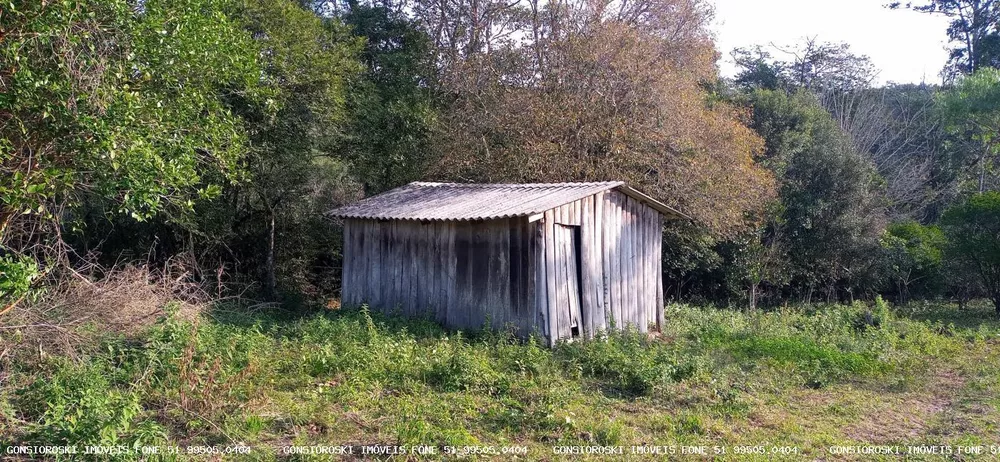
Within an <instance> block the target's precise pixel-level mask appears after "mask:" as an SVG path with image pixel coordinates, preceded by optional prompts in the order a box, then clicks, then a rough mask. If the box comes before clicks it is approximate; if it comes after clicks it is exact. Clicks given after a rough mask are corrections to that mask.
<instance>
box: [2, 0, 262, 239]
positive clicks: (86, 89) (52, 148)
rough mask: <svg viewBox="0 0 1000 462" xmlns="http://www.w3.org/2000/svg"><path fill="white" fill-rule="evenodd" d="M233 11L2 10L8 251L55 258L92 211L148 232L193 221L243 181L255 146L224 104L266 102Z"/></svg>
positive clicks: (73, 3)
mask: <svg viewBox="0 0 1000 462" xmlns="http://www.w3.org/2000/svg"><path fill="white" fill-rule="evenodd" d="M233 5H234V3H233V2H231V1H229V0H148V1H145V2H142V3H141V7H136V5H135V3H134V2H130V1H125V0H110V1H93V0H68V1H63V2H13V3H10V4H8V5H4V7H3V12H2V14H0V30H2V31H3V38H2V39H0V63H3V64H2V68H0V127H2V129H0V247H6V249H7V251H8V252H15V253H17V252H25V251H26V250H27V249H29V248H30V249H34V250H32V253H35V254H38V253H39V251H38V250H37V249H39V248H50V249H51V248H52V247H51V246H52V244H54V243H56V244H58V243H60V242H61V240H62V238H61V236H62V234H61V232H62V230H63V227H64V225H74V224H75V222H76V221H77V220H76V218H77V217H80V216H81V215H82V214H83V213H84V210H83V209H84V205H85V204H89V205H88V208H97V209H100V210H101V212H100V213H101V214H102V215H106V216H125V217H128V218H129V219H131V220H140V221H141V220H148V219H150V218H152V217H154V216H157V215H158V214H166V215H167V216H172V217H176V216H181V215H185V214H190V213H191V212H192V211H193V206H194V203H195V202H196V201H197V200H199V199H200V198H207V197H213V196H217V195H218V193H219V191H220V190H221V186H222V185H224V184H228V183H229V182H231V181H234V180H236V179H237V178H238V177H239V171H240V165H239V164H240V161H241V159H242V156H243V154H244V152H245V146H246V142H247V137H246V132H245V131H244V129H243V127H242V124H241V122H240V119H239V118H237V117H236V116H234V115H233V113H232V112H231V111H230V110H229V108H228V107H227V106H226V103H225V99H226V97H227V96H228V95H241V97H242V98H245V99H247V100H250V101H261V100H265V99H266V97H267V90H266V88H265V87H264V86H262V85H261V82H260V74H261V68H260V66H259V65H258V61H257V51H256V49H255V47H254V46H253V41H252V38H251V36H250V34H249V33H248V32H247V31H246V30H245V29H243V28H242V27H241V24H239V23H237V22H235V21H233V20H232V19H231V18H230V17H229V16H227V15H226V14H225V12H226V11H228V10H229V9H230V8H232V7H233ZM37 244H41V246H39V245H37Z"/></svg>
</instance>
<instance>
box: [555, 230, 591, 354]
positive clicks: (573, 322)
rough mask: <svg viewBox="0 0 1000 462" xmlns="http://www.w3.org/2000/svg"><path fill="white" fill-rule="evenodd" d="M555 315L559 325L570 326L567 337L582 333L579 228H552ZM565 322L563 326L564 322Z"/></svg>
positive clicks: (577, 335)
mask: <svg viewBox="0 0 1000 462" xmlns="http://www.w3.org/2000/svg"><path fill="white" fill-rule="evenodd" d="M554 231H555V236H554V237H555V247H556V248H555V257H556V258H555V261H556V288H557V292H558V293H557V298H556V315H557V319H558V320H559V324H560V325H563V326H569V329H570V332H569V333H570V336H571V337H579V336H580V334H581V333H582V332H583V328H584V327H583V324H582V323H583V321H582V320H583V316H581V311H580V304H581V301H580V288H581V286H582V285H583V284H582V277H581V274H580V269H581V264H580V253H581V252H580V227H579V226H570V225H562V224H558V223H556V224H555V229H554ZM564 319H565V322H563V320H564Z"/></svg>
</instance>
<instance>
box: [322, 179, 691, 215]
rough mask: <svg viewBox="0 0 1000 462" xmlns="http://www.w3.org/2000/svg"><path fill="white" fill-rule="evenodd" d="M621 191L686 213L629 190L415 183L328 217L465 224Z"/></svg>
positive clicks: (598, 185)
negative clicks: (451, 221) (459, 222)
mask: <svg viewBox="0 0 1000 462" xmlns="http://www.w3.org/2000/svg"><path fill="white" fill-rule="evenodd" d="M614 188H619V190H620V191H621V192H622V193H624V194H628V195H629V196H632V197H634V198H635V199H637V200H640V201H642V202H644V203H646V204H648V205H649V206H650V207H653V208H654V209H656V210H658V211H660V213H663V214H665V215H671V216H676V217H686V216H685V215H684V214H682V213H680V212H678V211H676V210H674V209H672V208H670V207H668V206H666V205H664V204H662V203H660V202H657V201H656V200H654V199H652V198H650V197H649V196H646V195H645V194H642V193H641V192H638V191H636V190H634V189H632V188H629V187H627V186H625V184H624V183H623V182H621V181H602V182H594V183H525V184H462V183H426V182H416V183H410V184H408V185H406V186H401V187H399V188H396V189H393V190H391V191H388V192H385V193H382V194H379V195H377V196H372V197H369V198H366V199H362V200H360V201H358V202H355V203H353V204H350V205H346V206H344V207H341V208H338V209H336V210H332V211H330V212H328V213H327V214H328V215H330V216H334V217H341V218H366V219H376V220H420V221H435V220H438V221H447V220H457V221H467V220H493V219H499V218H510V217H521V216H530V215H534V214H537V213H542V212H544V211H546V210H549V209H553V208H555V207H559V206H560V205H563V204H567V203H569V202H573V201H575V200H578V199H582V198H584V197H587V196H590V195H593V194H596V193H598V192H601V191H607V190H609V189H614Z"/></svg>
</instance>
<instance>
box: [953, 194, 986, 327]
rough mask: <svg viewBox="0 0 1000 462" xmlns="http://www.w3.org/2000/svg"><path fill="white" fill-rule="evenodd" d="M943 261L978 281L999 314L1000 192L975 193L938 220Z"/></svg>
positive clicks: (965, 275) (966, 276) (962, 275)
mask: <svg viewBox="0 0 1000 462" xmlns="http://www.w3.org/2000/svg"><path fill="white" fill-rule="evenodd" d="M941 227H942V229H943V230H944V233H945V236H947V238H948V245H947V246H946V247H945V256H946V259H947V260H948V261H949V263H951V264H952V265H953V267H954V268H955V269H956V270H958V271H960V277H963V278H966V279H973V280H975V281H976V282H978V283H979V284H980V285H981V287H982V289H983V291H984V292H985V293H986V295H987V296H988V297H989V298H990V300H991V301H992V302H993V306H994V307H995V309H996V311H997V314H1000V192H996V191H988V192H985V193H979V194H976V195H974V196H972V197H970V198H969V200H967V201H965V202H963V203H960V204H957V205H955V206H953V207H952V208H950V209H948V210H947V211H946V212H945V213H944V216H942V217H941Z"/></svg>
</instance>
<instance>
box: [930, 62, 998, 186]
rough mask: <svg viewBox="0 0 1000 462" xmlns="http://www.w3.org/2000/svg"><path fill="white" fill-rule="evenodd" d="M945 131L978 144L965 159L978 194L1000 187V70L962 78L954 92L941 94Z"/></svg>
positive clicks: (939, 98)
mask: <svg viewBox="0 0 1000 462" xmlns="http://www.w3.org/2000/svg"><path fill="white" fill-rule="evenodd" d="M938 103H939V107H940V109H941V111H942V113H943V115H944V121H945V128H946V130H948V131H949V132H950V133H952V134H954V135H957V136H958V137H960V138H964V139H969V140H973V141H975V144H973V145H972V147H971V151H972V152H968V153H966V155H965V156H964V157H965V158H966V159H969V160H967V161H966V162H965V163H966V165H965V166H964V168H965V169H966V170H971V171H973V172H975V173H974V175H966V177H972V178H974V180H973V181H974V184H975V185H976V186H975V187H976V191H977V192H983V191H985V190H987V189H992V188H994V187H996V186H997V182H998V177H997V174H996V171H995V169H996V165H995V164H996V160H997V157H998V155H1000V137H998V135H997V134H998V133H1000V70H997V69H993V68H986V69H981V70H979V71H977V72H976V73H974V74H972V75H969V76H966V77H963V78H961V79H960V80H959V81H958V83H957V84H956V85H955V87H954V88H951V89H950V90H948V91H945V92H942V93H939V94H938Z"/></svg>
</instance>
